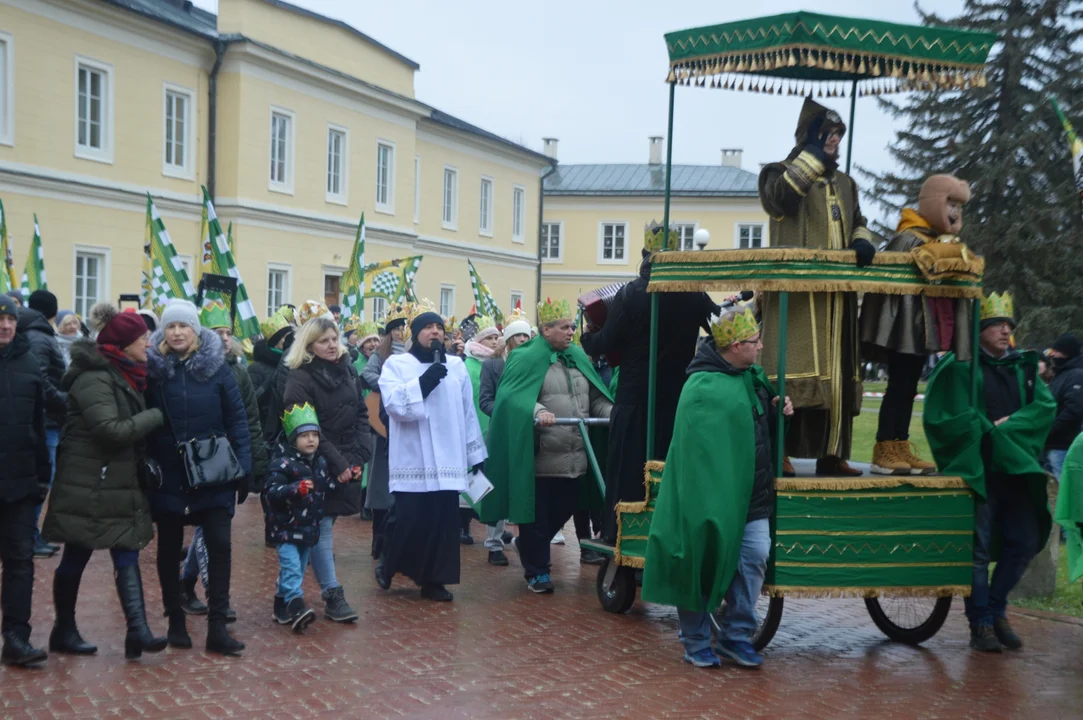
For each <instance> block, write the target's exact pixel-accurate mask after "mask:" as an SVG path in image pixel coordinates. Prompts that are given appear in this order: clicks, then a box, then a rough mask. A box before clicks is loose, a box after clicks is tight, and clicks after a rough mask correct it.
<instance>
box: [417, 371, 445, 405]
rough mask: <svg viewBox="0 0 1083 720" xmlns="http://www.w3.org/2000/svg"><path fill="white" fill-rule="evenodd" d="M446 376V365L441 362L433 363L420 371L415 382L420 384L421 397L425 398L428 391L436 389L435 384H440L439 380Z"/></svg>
mask: <svg viewBox="0 0 1083 720" xmlns="http://www.w3.org/2000/svg"><path fill="white" fill-rule="evenodd" d="M445 377H447V366H446V365H444V364H443V363H433V364H432V365H430V366H429V367H428V369H427V370H425V372H423V373H421V377H419V378H418V379H417V384H418V385H420V386H421V397H422V398H427V397H428V396H429V393H431V392H432V391H433V390H435V389H436V386H437V385H439V384H440V381H441V380H443V379H444V378H445Z"/></svg>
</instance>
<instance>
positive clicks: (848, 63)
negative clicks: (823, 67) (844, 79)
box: [842, 55, 854, 73]
mask: <svg viewBox="0 0 1083 720" xmlns="http://www.w3.org/2000/svg"><path fill="white" fill-rule="evenodd" d="M842 71H843V72H845V73H852V72H853V71H854V61H853V59H852V58H851V57H850V56H849V55H844V56H843V61H842Z"/></svg>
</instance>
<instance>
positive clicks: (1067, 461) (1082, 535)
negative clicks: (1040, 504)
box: [1056, 435, 1083, 582]
mask: <svg viewBox="0 0 1083 720" xmlns="http://www.w3.org/2000/svg"><path fill="white" fill-rule="evenodd" d="M1056 520H1057V522H1058V523H1060V525H1061V527H1063V528H1064V535H1065V537H1066V539H1067V541H1068V543H1067V547H1068V578H1069V580H1071V581H1072V582H1075V581H1077V580H1079V578H1081V577H1083V532H1081V531H1080V523H1083V435H1080V436H1079V437H1077V438H1076V439H1075V442H1073V443H1072V447H1070V448H1069V449H1068V456H1067V457H1065V458H1064V469H1063V470H1062V471H1061V474H1060V489H1059V490H1058V492H1057V510H1056Z"/></svg>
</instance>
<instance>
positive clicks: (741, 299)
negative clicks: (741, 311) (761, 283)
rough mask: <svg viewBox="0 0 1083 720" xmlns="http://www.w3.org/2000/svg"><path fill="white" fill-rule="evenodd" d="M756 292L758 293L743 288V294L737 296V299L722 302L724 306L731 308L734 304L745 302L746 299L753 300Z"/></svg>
mask: <svg viewBox="0 0 1083 720" xmlns="http://www.w3.org/2000/svg"><path fill="white" fill-rule="evenodd" d="M755 294H756V293H754V292H752V291H751V290H742V291H741V294H740V295H738V296H737V299H736V300H727V301H726V302H724V303H722V307H723V308H731V307H733V306H734V305H736V304H737V303H739V302H745V301H746V300H751V299H752V297H753V296H754V295H755Z"/></svg>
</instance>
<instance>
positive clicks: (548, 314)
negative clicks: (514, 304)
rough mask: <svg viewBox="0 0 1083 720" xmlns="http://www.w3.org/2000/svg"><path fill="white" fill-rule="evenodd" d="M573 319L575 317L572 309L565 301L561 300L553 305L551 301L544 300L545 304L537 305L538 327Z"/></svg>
mask: <svg viewBox="0 0 1083 720" xmlns="http://www.w3.org/2000/svg"><path fill="white" fill-rule="evenodd" d="M573 317H575V315H573V314H572V307H571V305H569V304H568V301H567V300H561V301H560V302H558V303H554V302H553V301H552V299H550V298H545V302H543V303H538V324H539V325H548V324H549V323H551V322H556V321H557V320H565V319H571V318H573Z"/></svg>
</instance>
